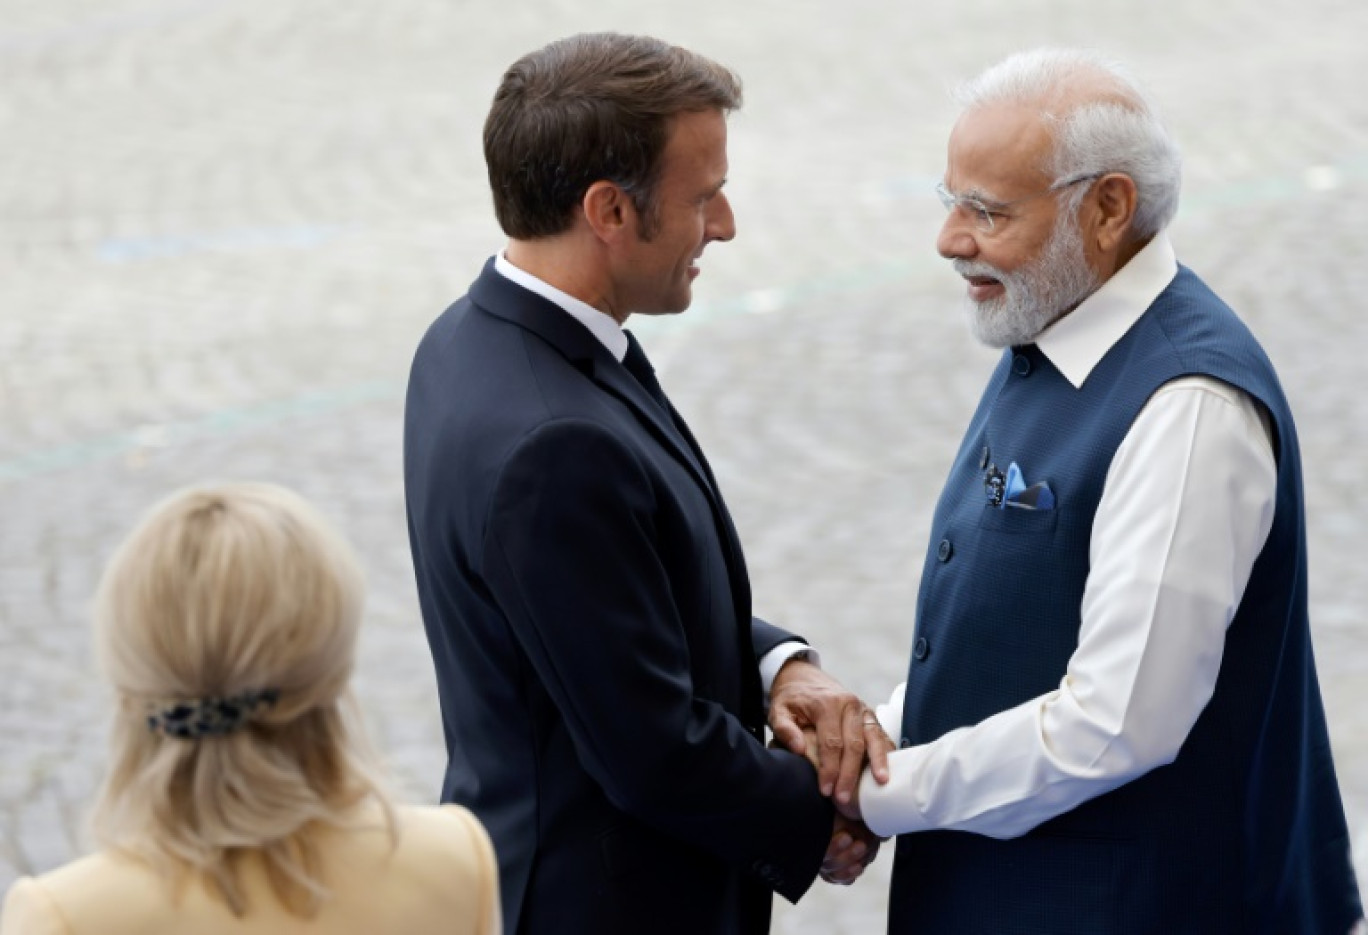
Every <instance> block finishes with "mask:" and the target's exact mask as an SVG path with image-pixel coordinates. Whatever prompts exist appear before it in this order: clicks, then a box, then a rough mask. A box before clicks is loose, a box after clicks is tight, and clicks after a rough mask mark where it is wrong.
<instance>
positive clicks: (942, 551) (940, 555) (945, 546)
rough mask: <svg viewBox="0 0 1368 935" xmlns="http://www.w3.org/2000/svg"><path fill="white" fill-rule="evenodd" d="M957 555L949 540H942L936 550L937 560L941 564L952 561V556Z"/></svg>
mask: <svg viewBox="0 0 1368 935" xmlns="http://www.w3.org/2000/svg"><path fill="white" fill-rule="evenodd" d="M954 554H955V547H954V546H953V545H951V544H950V540H949V539H942V540H941V541H940V545H939V546H938V547H937V548H936V558H937V559H938V560H939V561H941V562H948V561H950V556H952V555H954Z"/></svg>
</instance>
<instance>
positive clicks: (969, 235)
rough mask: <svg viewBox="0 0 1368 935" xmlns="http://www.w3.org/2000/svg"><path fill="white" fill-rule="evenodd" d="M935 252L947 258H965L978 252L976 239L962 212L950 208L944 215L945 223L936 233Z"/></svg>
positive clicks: (971, 226)
mask: <svg viewBox="0 0 1368 935" xmlns="http://www.w3.org/2000/svg"><path fill="white" fill-rule="evenodd" d="M936 252H937V253H939V254H940V255H941V256H943V257H945V258H946V259H947V260H967V259H972V258H973V257H974V256H976V255H977V254H978V240H977V239H975V237H974V228H973V225H971V224H970V223H969V222H968V220H966V219H965V217H964V212H962V211H953V210H952V211H951V212H950V213H949V214H947V215H946V216H945V223H944V224H942V225H941V229H940V233H939V234H937V235H936Z"/></svg>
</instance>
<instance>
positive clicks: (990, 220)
mask: <svg viewBox="0 0 1368 935" xmlns="http://www.w3.org/2000/svg"><path fill="white" fill-rule="evenodd" d="M1105 174H1106V173H1105V172H1093V173H1091V174H1089V175H1078V176H1074V177H1073V178H1068V179H1060V180H1059V181H1058V182H1055V183H1054V184H1053V185H1051V186H1050V187H1049V188H1047V189H1045V190H1044V191H1039V192H1036V193H1035V194H1033V195H1026V196H1025V197H1024V198H1014V199H1012V200H1011V201H984V200H983V199H981V198H975V197H974V196H973V195H956V194H955V193H954V192H952V191H951V190H950V189H948V188H946V187H945V183H944V182H938V183H936V195H937V196H938V197H939V198H940V200H941V204H943V205H945V210H946V211H953V210H955V209H956V208H963V209H964V210H965V211H966V212H968V214H969V216H970V217H971V218H973V219H974V226H975V227H977V228H978V229H979V230H981V231H982V232H983V233H985V234H990V233H992V232H993V229H994V228H995V227H996V226H997V222H996V220H995V219H996V218H999V217H1003V216H1004V215H1005V213H1006V211H1007V209H1008V208H1012V207H1015V206H1016V205H1019V204H1022V203H1023V202H1027V201H1034V200H1035V199H1036V198H1043V197H1045V196H1046V195H1053V194H1054V193H1055V192H1061V191H1063V190H1064V189H1066V188H1069V187H1070V186H1073V185H1077V184H1078V183H1079V182H1092V181H1096V180H1097V179H1100V178H1101V177H1102V176H1103V175H1105Z"/></svg>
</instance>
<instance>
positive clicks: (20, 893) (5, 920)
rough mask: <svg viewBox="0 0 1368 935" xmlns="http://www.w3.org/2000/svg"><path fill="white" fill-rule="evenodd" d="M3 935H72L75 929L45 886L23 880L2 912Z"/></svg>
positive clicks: (8, 899)
mask: <svg viewBox="0 0 1368 935" xmlns="http://www.w3.org/2000/svg"><path fill="white" fill-rule="evenodd" d="M0 935H71V929H69V928H68V927H67V924H66V921H65V920H64V919H63V918H62V914H61V913H60V912H59V911H58V909H57V906H56V905H55V904H54V903H53V902H52V898H51V897H50V896H48V894H47V890H46V889H44V887H43V884H42V883H41V882H39V881H38V880H35V879H33V878H32V877H20V878H19V879H18V880H17V881H15V884H14V886H12V887H10V891H9V894H8V895H7V896H6V897H5V908H4V910H3V911H0Z"/></svg>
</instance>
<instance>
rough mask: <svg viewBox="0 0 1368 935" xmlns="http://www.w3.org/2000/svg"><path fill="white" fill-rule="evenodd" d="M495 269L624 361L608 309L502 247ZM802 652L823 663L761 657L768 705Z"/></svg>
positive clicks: (796, 647) (787, 653)
mask: <svg viewBox="0 0 1368 935" xmlns="http://www.w3.org/2000/svg"><path fill="white" fill-rule="evenodd" d="M494 269H495V270H496V271H497V272H499V273H500V274H502V275H503V276H504V277H505V278H507V279H510V280H512V281H513V282H515V283H517V284H518V285H520V286H522V287H523V288H524V289H526V290H528V291H529V292H535V293H536V294H537V295H539V296H541V297H542V298H544V299H546V300H547V301H548V302H551V303H553V304H555V305H557V306H559V307H560V308H561V309H563V310H564V311H565V312H566V314H568V315H570V316H571V317H572V318H574V319H575V320H576V321H578V322H579V323H580V324H582V325H584V327H586V328H588V329H589V333H590V334H592V335H593V336H594V337H596V338H598V340H599V343H600V344H602V345H603V346H604V347H606V348H607V349H608V353H610V354H612V355H613V358H614V359H615V360H616V361H617V362H618V363H622V359H623V358H624V357H626V356H627V335H626V333H625V332H623V330H622V326H621V325H619V324H618V323H617V320H616V319H615V318H613V316H611V315H609V314H608V313H607V312H604V311H600V310H599V309H596V308H594V307H593V306H592V305H590V304H589V303H587V302H582V301H580V300H579V299H577V298H575V297H574V296H573V295H570V294H569V293H568V292H562V291H561V290H560V289H557V288H556V287H555V286H553V285H551V284H550V283H548V282H546V281H544V280H541V279H538V278H537V277H536V276H533V275H532V274H531V273H529V272H527V271H526V270H521V269H519V268H518V267H516V266H514V265H513V264H512V263H510V262H509V261H508V258H507V257H506V256H504V255H503V252H502V251H500V252H499V253H498V254H496V255H495V257H494ZM799 653H803V654H805V655H806V657H807V658H808V660H809V661H811V662H812V663H813V664H815V665H818V666H820V665H821V657H820V656H819V655H818V654H817V651H816V650H814V649H812V647H810V646H808V645H807V644H806V643H799V642H796V641H795V642H789V643H780V644H779V645H778V646H776V647H774V648H773V649H771V650H770V651H769V652H767V653H765V655H764V656H763V657H762V658H761V659H760V681H761V684H762V685H763V686H764V689H765V704H766V706H767V707H768V705H769V693H770V687H771V686H772V685H773V684H774V677H775V676H776V675H778V674H779V670H780V668H782V667H783V665H784V663H785V662H788V661H789V659H791V658H792V657H793V656H796V655H798V654H799Z"/></svg>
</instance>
